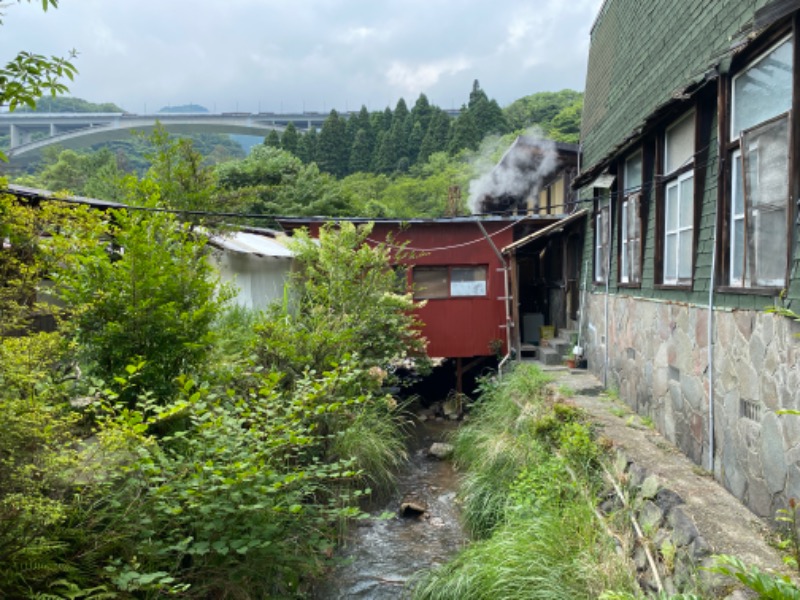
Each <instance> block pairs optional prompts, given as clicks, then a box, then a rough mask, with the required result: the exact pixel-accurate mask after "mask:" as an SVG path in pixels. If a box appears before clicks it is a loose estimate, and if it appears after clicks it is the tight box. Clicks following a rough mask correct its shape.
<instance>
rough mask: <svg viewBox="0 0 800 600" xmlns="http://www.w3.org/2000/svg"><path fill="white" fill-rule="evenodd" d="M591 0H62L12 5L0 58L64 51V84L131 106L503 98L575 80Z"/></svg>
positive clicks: (581, 76) (1, 30)
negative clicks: (50, 5) (71, 67)
mask: <svg viewBox="0 0 800 600" xmlns="http://www.w3.org/2000/svg"><path fill="white" fill-rule="evenodd" d="M2 1H3V0H0V3H2ZM600 2H601V0H571V2H569V3H567V2H564V1H563V0H536V2H531V0H494V1H493V2H491V3H487V2H484V1H482V0H462V2H461V3H460V4H459V5H458V6H454V4H453V3H452V0H403V1H402V2H401V1H400V0H384V1H382V2H370V3H364V2H361V1H358V2H357V1H356V0H304V1H303V2H296V3H286V2H278V1H277V0H267V1H264V0H230V1H226V2H219V0H213V1H212V0H168V1H165V0H73V1H71V2H62V3H59V8H58V9H57V10H49V11H47V13H46V14H45V13H43V12H42V11H41V5H40V3H37V2H31V3H27V2H23V3H21V4H17V3H12V4H11V5H10V7H9V9H8V11H7V18H6V19H5V20H4V24H3V26H2V27H0V36H2V40H3V41H2V45H1V46H2V47H0V63H2V62H3V61H4V60H8V59H10V58H11V56H13V53H14V52H16V51H18V50H23V49H24V50H30V51H32V52H40V53H43V54H56V55H64V54H66V53H67V52H68V51H69V50H70V49H71V48H76V49H77V50H78V52H79V56H78V59H77V60H76V66H77V67H78V69H79V73H78V76H77V78H76V81H75V82H74V83H73V84H72V85H71V86H70V87H71V90H72V92H73V93H74V94H75V95H77V96H81V97H84V98H86V99H87V100H91V101H97V102H101V101H113V102H116V103H118V104H120V105H122V106H125V107H130V109H131V110H141V109H142V107H143V106H144V105H147V107H148V109H151V110H152V109H153V108H154V107H155V108H158V107H160V106H163V105H166V104H177V103H183V102H188V101H195V102H197V103H200V104H203V105H206V106H207V107H208V108H209V109H213V108H214V106H216V107H217V109H218V110H235V107H236V106H237V105H238V106H239V109H242V110H257V109H258V108H259V107H260V108H261V109H263V110H280V109H281V107H283V108H284V109H286V110H301V109H302V108H303V107H305V108H306V109H307V110H330V109H331V108H337V109H339V110H345V109H346V107H347V106H348V105H349V107H350V108H353V107H358V106H360V105H361V104H365V105H367V106H368V107H369V108H370V109H377V108H381V107H383V106H386V105H387V104H388V105H391V106H393V105H394V104H395V103H396V102H397V99H398V98H399V97H400V96H403V97H405V98H406V99H409V98H413V97H415V96H416V95H418V94H419V93H425V94H426V95H427V96H428V98H429V99H430V101H431V102H433V103H436V104H438V105H440V106H447V107H451V106H454V107H457V106H459V105H460V104H461V103H462V102H465V101H466V99H467V97H468V95H469V90H470V89H471V85H472V82H473V80H475V79H477V80H479V81H480V83H481V86H482V87H483V89H484V90H485V91H486V93H487V94H488V95H489V96H490V97H492V98H495V99H497V101H498V102H499V103H500V104H501V105H506V104H508V103H510V102H512V101H513V100H515V99H517V98H520V97H522V96H525V95H528V94H532V93H534V92H537V91H543V90H558V89H563V88H565V87H571V88H574V89H581V88H582V86H583V82H584V80H585V75H586V73H585V70H586V59H587V44H588V30H589V27H590V26H591V23H592V21H593V20H594V18H595V16H596V14H597V9H598V8H599V5H600ZM37 4H39V5H38V6H37ZM421 15H423V16H421Z"/></svg>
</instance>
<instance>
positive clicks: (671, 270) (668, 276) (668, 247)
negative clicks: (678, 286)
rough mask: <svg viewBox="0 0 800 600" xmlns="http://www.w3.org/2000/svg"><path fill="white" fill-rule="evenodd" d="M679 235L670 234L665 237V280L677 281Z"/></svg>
mask: <svg viewBox="0 0 800 600" xmlns="http://www.w3.org/2000/svg"><path fill="white" fill-rule="evenodd" d="M677 246H678V236H677V235H676V234H668V235H667V236H666V238H665V239H664V281H665V282H671V281H675V278H676V275H677V272H678V269H677V262H676V261H677Z"/></svg>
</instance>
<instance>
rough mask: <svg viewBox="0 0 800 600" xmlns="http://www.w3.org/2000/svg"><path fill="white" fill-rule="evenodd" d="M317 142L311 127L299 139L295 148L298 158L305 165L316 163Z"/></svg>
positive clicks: (316, 135)
mask: <svg viewBox="0 0 800 600" xmlns="http://www.w3.org/2000/svg"><path fill="white" fill-rule="evenodd" d="M318 141H319V135H318V134H317V130H316V129H314V128H313V127H312V128H311V129H309V130H308V131H307V132H306V133H305V134H303V137H302V138H300V144H299V146H298V148H297V156H298V158H300V160H302V161H303V162H304V163H306V164H309V163H312V162H316V160H317V145H318Z"/></svg>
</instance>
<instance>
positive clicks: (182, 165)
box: [129, 124, 236, 225]
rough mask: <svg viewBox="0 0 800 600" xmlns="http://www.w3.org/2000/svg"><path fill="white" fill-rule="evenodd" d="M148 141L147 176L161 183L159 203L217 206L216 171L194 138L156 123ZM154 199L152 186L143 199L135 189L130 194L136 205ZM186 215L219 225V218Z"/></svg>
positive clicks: (190, 208) (190, 207)
mask: <svg viewBox="0 0 800 600" xmlns="http://www.w3.org/2000/svg"><path fill="white" fill-rule="evenodd" d="M147 142H148V143H149V145H150V150H149V152H147V154H146V156H147V158H148V159H149V160H150V162H151V166H150V169H149V170H148V171H147V179H148V180H150V181H151V182H153V183H155V184H156V185H157V186H158V194H157V198H158V205H159V206H160V207H166V208H172V209H177V210H186V211H208V212H213V211H215V210H217V209H218V204H217V202H218V190H217V178H216V172H215V171H214V168H213V167H212V166H210V165H207V164H206V163H205V160H204V158H203V155H202V154H200V153H199V152H198V151H197V150H195V148H194V144H193V142H192V140H190V139H188V138H175V137H171V136H170V135H169V134H168V133H167V130H166V129H164V128H163V127H162V126H161V125H160V124H157V126H156V128H155V129H154V130H153V133H152V134H151V135H150V136H149V137H148V138H147ZM151 199H152V196H151V195H150V193H149V190H148V192H146V193H145V194H144V195H143V196H142V198H141V200H140V199H139V198H138V195H137V194H135V193H134V194H133V195H130V196H129V202H130V203H131V204H133V205H139V204H141V203H142V202H145V203H147V202H149V201H150V200H151ZM226 208H228V209H229V210H234V209H235V208H236V207H235V206H230V205H229V206H227V207H226ZM185 218H187V220H190V221H191V222H192V223H195V224H205V225H218V220H216V219H212V218H208V217H205V216H202V215H191V216H190V215H186V216H185Z"/></svg>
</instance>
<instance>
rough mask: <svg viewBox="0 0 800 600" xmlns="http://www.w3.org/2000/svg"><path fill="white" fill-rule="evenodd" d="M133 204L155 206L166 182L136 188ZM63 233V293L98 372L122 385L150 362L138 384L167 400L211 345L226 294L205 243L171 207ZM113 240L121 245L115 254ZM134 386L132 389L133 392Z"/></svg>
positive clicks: (59, 276)
mask: <svg viewBox="0 0 800 600" xmlns="http://www.w3.org/2000/svg"><path fill="white" fill-rule="evenodd" d="M130 194H132V195H134V194H135V195H138V196H139V199H140V200H141V201H140V202H139V201H135V202H132V204H143V205H145V206H149V207H153V206H156V205H157V203H158V200H159V196H158V190H157V188H156V187H155V186H154V185H153V184H151V183H148V182H143V183H141V184H136V185H135V186H132V187H131V188H130ZM74 236H75V239H80V240H82V242H83V247H82V248H81V252H80V253H78V252H75V251H74V248H72V244H73V242H72V238H66V237H57V238H54V239H53V240H52V241H51V247H52V249H53V250H54V251H58V252H60V253H61V255H62V259H61V260H60V261H59V262H58V263H56V264H54V265H53V269H54V275H53V279H54V282H55V284H56V290H57V292H58V294H59V295H60V297H61V298H62V299H63V300H64V301H65V302H66V304H67V306H68V307H69V310H70V312H71V322H72V324H73V326H74V327H73V329H72V332H73V335H74V338H75V340H76V341H77V342H78V344H79V345H80V351H81V355H82V357H83V359H84V360H85V361H86V362H87V363H88V364H89V365H90V366H91V369H92V372H93V373H95V374H97V375H98V376H99V377H101V378H102V379H104V380H106V381H113V380H114V378H115V377H117V376H119V375H120V374H122V373H123V372H124V369H125V367H126V366H127V365H128V364H129V363H130V362H131V361H132V360H137V361H144V363H145V367H144V368H143V369H142V371H141V372H140V373H139V374H138V379H137V381H136V386H135V389H140V390H148V391H150V392H152V393H154V394H156V395H157V396H159V397H160V398H162V399H166V398H168V397H169V395H170V394H171V393H172V390H173V389H174V383H173V380H174V378H175V377H177V376H178V375H179V374H181V373H193V372H194V371H195V370H196V369H198V368H200V366H201V365H202V364H203V363H204V360H205V358H206V357H207V355H208V351H209V348H210V343H211V337H210V326H211V323H212V322H213V320H214V318H215V316H216V315H217V314H218V312H219V310H220V306H221V304H222V302H223V301H224V299H225V297H226V296H225V294H222V295H221V296H215V290H216V282H215V279H214V271H213V267H212V266H211V265H210V263H209V262H208V261H207V258H206V251H205V239H204V238H201V239H196V238H195V237H194V236H192V234H191V232H190V227H189V226H188V225H186V224H181V223H180V222H178V221H177V220H176V219H175V217H174V216H172V215H170V214H167V213H153V212H141V211H136V212H127V211H114V212H113V219H112V221H111V222H109V223H108V224H101V225H97V226H95V227H94V228H93V229H86V228H84V229H81V230H78V231H76V232H74ZM108 237H110V238H111V239H112V240H113V244H114V248H115V249H114V250H113V251H109V248H108V241H107V239H108ZM132 393H133V390H129V391H128V392H127V394H128V396H130V394H132Z"/></svg>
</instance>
